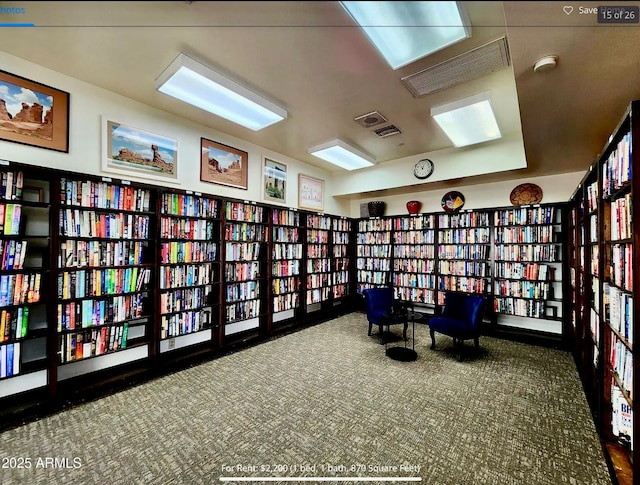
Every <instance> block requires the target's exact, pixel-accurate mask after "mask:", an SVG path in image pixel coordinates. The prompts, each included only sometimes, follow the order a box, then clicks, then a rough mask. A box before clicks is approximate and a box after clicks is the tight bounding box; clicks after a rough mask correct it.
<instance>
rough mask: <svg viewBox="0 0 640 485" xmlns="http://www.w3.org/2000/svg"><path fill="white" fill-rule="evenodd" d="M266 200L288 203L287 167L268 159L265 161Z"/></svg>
mask: <svg viewBox="0 0 640 485" xmlns="http://www.w3.org/2000/svg"><path fill="white" fill-rule="evenodd" d="M264 200H270V201H273V202H281V203H283V204H284V203H285V202H286V201H287V166H286V165H285V164H284V163H279V162H275V161H273V160H270V159H268V158H265V159H264Z"/></svg>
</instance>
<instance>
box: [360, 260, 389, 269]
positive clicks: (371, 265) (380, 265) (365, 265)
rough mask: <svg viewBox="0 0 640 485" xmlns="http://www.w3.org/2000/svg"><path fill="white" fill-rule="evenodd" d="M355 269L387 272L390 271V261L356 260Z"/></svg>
mask: <svg viewBox="0 0 640 485" xmlns="http://www.w3.org/2000/svg"><path fill="white" fill-rule="evenodd" d="M356 268H358V269H367V270H372V271H389V270H390V269H391V260H389V259H375V258H358V259H356Z"/></svg>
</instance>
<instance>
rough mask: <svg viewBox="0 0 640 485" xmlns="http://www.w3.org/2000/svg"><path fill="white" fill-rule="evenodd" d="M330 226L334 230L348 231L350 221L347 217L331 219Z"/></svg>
mask: <svg viewBox="0 0 640 485" xmlns="http://www.w3.org/2000/svg"><path fill="white" fill-rule="evenodd" d="M331 227H332V229H333V230H334V231H342V232H350V231H351V221H350V220H349V219H347V218H343V217H341V218H340V219H335V218H334V219H333V220H332V224H331Z"/></svg>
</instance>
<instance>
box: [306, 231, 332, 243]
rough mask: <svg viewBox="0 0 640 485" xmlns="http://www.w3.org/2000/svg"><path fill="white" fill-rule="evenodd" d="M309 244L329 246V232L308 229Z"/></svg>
mask: <svg viewBox="0 0 640 485" xmlns="http://www.w3.org/2000/svg"><path fill="white" fill-rule="evenodd" d="M307 242H310V243H322V244H329V231H325V230H322V229H307Z"/></svg>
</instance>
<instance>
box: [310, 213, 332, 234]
mask: <svg viewBox="0 0 640 485" xmlns="http://www.w3.org/2000/svg"><path fill="white" fill-rule="evenodd" d="M307 227H310V228H314V229H325V230H329V229H331V217H329V216H316V215H312V214H310V215H308V216H307Z"/></svg>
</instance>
